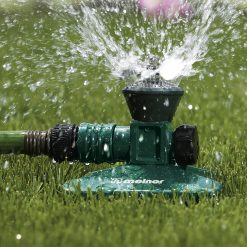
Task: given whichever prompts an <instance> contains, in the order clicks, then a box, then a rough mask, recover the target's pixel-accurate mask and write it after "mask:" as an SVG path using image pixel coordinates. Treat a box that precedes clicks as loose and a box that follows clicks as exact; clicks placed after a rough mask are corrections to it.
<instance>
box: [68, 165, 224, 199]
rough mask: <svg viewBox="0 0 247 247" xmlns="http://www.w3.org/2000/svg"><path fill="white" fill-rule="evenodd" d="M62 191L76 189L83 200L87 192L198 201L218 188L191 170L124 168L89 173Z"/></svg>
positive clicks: (203, 174) (202, 172)
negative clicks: (197, 199)
mask: <svg viewBox="0 0 247 247" xmlns="http://www.w3.org/2000/svg"><path fill="white" fill-rule="evenodd" d="M63 188H64V189H65V190H66V191H68V192H75V191H77V190H78V189H79V190H80V191H81V193H82V195H83V196H87V194H88V192H89V191H90V192H91V193H93V194H96V193H98V192H103V193H104V195H106V196H112V195H113V196H114V195H118V194H122V193H126V194H131V193H137V194H138V195H157V194H161V195H164V196H167V197H172V196H173V195H174V194H175V195H182V194H189V195H192V196H195V197H196V198H198V197H199V196H200V195H205V196H207V197H211V196H213V195H218V194H219V193H220V192H221V190H222V185H221V184H220V183H219V182H217V181H214V180H213V179H212V176H211V174H210V172H209V171H207V170H204V169H200V168H195V167H193V166H186V167H181V166H176V165H168V166H167V165H166V166H165V165H158V166H157V165H130V164H127V165H121V166H117V167H114V168H110V169H104V170H99V171H95V172H91V173H89V174H87V175H85V176H84V177H82V178H78V179H73V180H71V181H68V182H66V183H65V184H64V186H63Z"/></svg>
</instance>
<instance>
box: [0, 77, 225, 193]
mask: <svg viewBox="0 0 247 247" xmlns="http://www.w3.org/2000/svg"><path fill="white" fill-rule="evenodd" d="M153 80H154V79H153V78H151V79H150V82H151V83H155V82H153ZM123 94H124V97H125V99H126V102H127V105H128V108H129V111H130V114H131V116H132V120H131V122H130V125H129V126H121V125H116V124H89V123H82V124H80V125H75V124H68V125H67V124H59V125H56V126H55V127H54V128H51V129H49V130H47V131H16V132H15V131H11V132H8V131H2V132H0V153H10V152H11V153H17V154H18V153H23V154H27V155H31V156H37V155H48V156H50V157H51V158H53V159H54V160H56V161H57V162H62V161H65V160H68V161H73V160H79V161H81V162H84V163H103V162H108V163H116V162H118V161H122V162H125V163H126V164H125V165H122V166H118V167H114V168H113V169H106V170H99V171H96V172H93V173H90V174H88V175H86V176H84V177H82V178H80V179H75V180H72V181H68V182H67V183H66V184H64V189H65V190H68V191H74V190H75V187H76V186H77V185H78V184H79V185H80V187H81V192H82V194H83V195H86V194H87V190H88V189H89V188H90V189H91V190H92V192H95V193H96V192H97V191H98V190H103V192H104V193H105V194H106V195H112V194H115V193H122V192H123V193H131V192H134V191H136V192H138V193H139V194H143V193H144V194H145V193H147V194H164V195H167V196H171V195H173V194H174V192H176V193H178V194H181V193H184V192H188V193H190V194H193V195H198V194H200V193H206V194H207V195H209V196H210V195H212V194H215V193H216V192H220V191H221V184H219V183H218V182H217V181H214V180H212V179H211V177H210V175H209V174H208V172H207V171H206V170H202V169H199V168H195V167H193V166H191V165H194V164H195V163H196V162H197V158H198V153H199V141H198V133H197V128H196V127H195V126H191V125H182V126H180V127H178V128H177V129H176V130H173V128H172V124H171V122H172V119H173V117H174V115H175V112H176V109H177V107H178V105H179V102H180V99H181V97H182V96H183V90H182V89H181V88H179V87H174V86H173V87H170V88H161V87H151V88H149V87H142V88H136V87H127V88H125V89H124V90H123ZM167 100H168V101H169V104H164V102H167ZM112 179H115V180H116V181H162V183H158V182H157V183H156V182H155V183H154V182H152V183H144V182H143V183H141V182H140V183H139V182H133V183H132V182H128V183H127V182H126V183H112V182H111V181H112ZM209 181H210V182H209Z"/></svg>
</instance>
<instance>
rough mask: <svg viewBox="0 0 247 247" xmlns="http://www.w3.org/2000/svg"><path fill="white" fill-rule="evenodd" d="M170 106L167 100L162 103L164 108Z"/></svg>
mask: <svg viewBox="0 0 247 247" xmlns="http://www.w3.org/2000/svg"><path fill="white" fill-rule="evenodd" d="M169 105H170V102H169V99H168V98H167V99H166V100H165V102H164V106H166V107H168V106H169Z"/></svg>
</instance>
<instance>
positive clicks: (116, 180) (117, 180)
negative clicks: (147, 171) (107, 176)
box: [111, 178, 165, 184]
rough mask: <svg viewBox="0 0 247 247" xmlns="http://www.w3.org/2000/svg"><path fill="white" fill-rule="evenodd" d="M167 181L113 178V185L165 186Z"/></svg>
mask: <svg viewBox="0 0 247 247" xmlns="http://www.w3.org/2000/svg"><path fill="white" fill-rule="evenodd" d="M164 181H165V180H151V179H137V180H134V179H121V178H111V183H112V184H163V182H164Z"/></svg>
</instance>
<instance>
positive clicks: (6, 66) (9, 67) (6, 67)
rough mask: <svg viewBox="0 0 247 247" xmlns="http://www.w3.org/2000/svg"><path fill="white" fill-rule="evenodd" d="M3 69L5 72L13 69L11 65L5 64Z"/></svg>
mask: <svg viewBox="0 0 247 247" xmlns="http://www.w3.org/2000/svg"><path fill="white" fill-rule="evenodd" d="M3 69H4V70H5V71H10V70H11V69H12V66H11V64H10V63H5V64H4V65H3Z"/></svg>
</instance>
